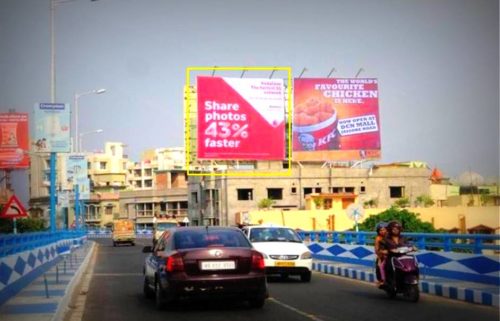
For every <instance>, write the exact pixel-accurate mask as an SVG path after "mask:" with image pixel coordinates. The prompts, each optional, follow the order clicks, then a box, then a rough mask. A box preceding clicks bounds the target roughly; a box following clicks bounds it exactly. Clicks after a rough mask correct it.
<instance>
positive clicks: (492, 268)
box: [300, 231, 500, 286]
mask: <svg viewBox="0 0 500 321" xmlns="http://www.w3.org/2000/svg"><path fill="white" fill-rule="evenodd" d="M300 234H301V236H302V237H303V238H304V239H305V240H306V241H307V242H308V246H309V249H310V250H311V251H312V252H313V258H315V259H316V260H326V261H332V262H339V263H348V264H358V265H362V266H369V267H373V265H374V261H375V258H376V256H375V253H374V250H373V245H372V244H373V239H374V237H375V233H371V232H359V233H356V232H316V231H309V232H300ZM404 236H405V237H406V238H407V239H408V240H409V241H410V242H411V243H413V244H414V245H415V246H417V248H419V251H418V252H417V253H416V256H417V260H418V262H419V266H420V268H421V272H422V273H423V274H425V275H429V276H437V277H444V278H448V279H456V280H461V281H468V282H477V283H484V284H493V285H496V286H499V285H500V258H499V255H498V253H500V246H499V245H498V241H499V240H500V235H479V234H431V233H425V234H424V233H405V234H404Z"/></svg>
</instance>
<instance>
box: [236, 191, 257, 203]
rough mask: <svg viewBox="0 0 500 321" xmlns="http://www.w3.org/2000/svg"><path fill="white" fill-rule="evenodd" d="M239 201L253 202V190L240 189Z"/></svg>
mask: <svg viewBox="0 0 500 321" xmlns="http://www.w3.org/2000/svg"><path fill="white" fill-rule="evenodd" d="M237 192H238V201H251V200H253V190H252V189H251V188H238V189H237Z"/></svg>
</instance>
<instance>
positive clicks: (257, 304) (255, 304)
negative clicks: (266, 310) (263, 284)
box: [248, 298, 266, 309]
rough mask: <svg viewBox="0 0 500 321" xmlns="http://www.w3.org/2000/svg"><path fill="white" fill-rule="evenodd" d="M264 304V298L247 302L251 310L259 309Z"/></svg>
mask: <svg viewBox="0 0 500 321" xmlns="http://www.w3.org/2000/svg"><path fill="white" fill-rule="evenodd" d="M265 302H266V299H265V298H253V299H250V300H248V303H249V304H250V307H251V308H253V309H260V308H262V307H263V306H264V303H265Z"/></svg>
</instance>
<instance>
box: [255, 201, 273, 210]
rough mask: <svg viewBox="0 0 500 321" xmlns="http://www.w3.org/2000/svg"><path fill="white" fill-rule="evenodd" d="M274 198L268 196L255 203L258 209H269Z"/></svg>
mask: <svg viewBox="0 0 500 321" xmlns="http://www.w3.org/2000/svg"><path fill="white" fill-rule="evenodd" d="M274 203H275V202H274V200H272V199H270V198H263V199H261V200H260V201H259V203H258V204H257V206H258V207H259V209H264V208H265V209H269V208H271V206H273V204H274Z"/></svg>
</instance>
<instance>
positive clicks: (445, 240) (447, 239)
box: [443, 236, 451, 252]
mask: <svg viewBox="0 0 500 321" xmlns="http://www.w3.org/2000/svg"><path fill="white" fill-rule="evenodd" d="M443 248H444V251H445V252H450V251H451V238H450V237H449V236H445V237H444V238H443Z"/></svg>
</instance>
